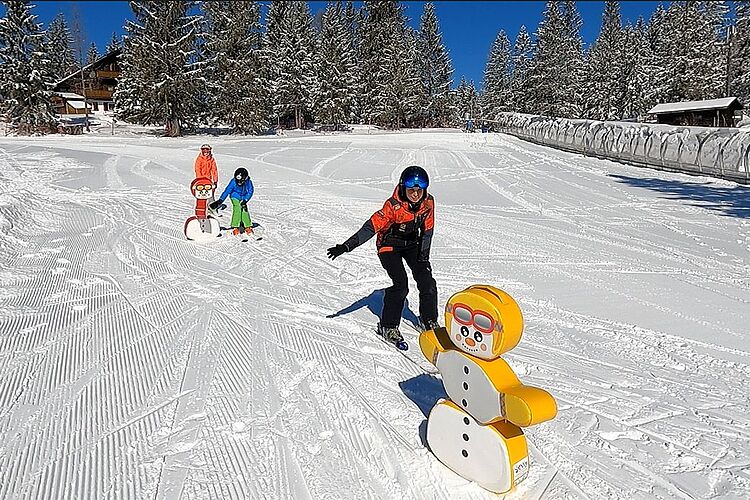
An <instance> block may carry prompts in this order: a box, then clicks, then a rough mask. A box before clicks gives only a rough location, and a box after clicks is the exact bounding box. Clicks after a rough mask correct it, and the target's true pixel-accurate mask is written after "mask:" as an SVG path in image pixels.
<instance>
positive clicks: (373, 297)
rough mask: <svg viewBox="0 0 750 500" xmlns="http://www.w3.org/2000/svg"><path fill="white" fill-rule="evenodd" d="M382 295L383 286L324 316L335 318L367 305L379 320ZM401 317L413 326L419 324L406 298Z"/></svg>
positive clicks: (383, 293) (381, 310) (383, 291)
mask: <svg viewBox="0 0 750 500" xmlns="http://www.w3.org/2000/svg"><path fill="white" fill-rule="evenodd" d="M384 296H385V289H384V288H381V289H379V290H375V291H374V292H372V293H371V294H370V295H368V296H367V297H362V298H361V299H359V300H358V301H356V302H355V303H353V304H352V305H350V306H347V307H345V308H343V309H341V310H340V311H337V312H335V313H333V314H329V315H328V316H326V318H337V317H339V316H342V315H344V314H349V313H351V312H354V311H356V310H358V309H362V308H363V307H367V309H369V310H370V312H371V313H372V314H374V315H375V317H376V318H378V320H379V319H380V315H381V314H382V312H383V297H384ZM401 317H402V318H404V319H405V320H406V321H408V322H410V323H411V324H412V325H414V326H415V327H416V326H417V325H419V318H418V317H417V315H416V314H414V311H412V310H411V308H410V307H409V299H406V300H405V301H404V308H403V309H402V310H401Z"/></svg>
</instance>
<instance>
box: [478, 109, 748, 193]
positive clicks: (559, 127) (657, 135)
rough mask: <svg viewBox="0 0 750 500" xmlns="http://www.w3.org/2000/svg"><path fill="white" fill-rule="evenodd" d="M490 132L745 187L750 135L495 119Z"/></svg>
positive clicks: (504, 116)
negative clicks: (720, 179)
mask: <svg viewBox="0 0 750 500" xmlns="http://www.w3.org/2000/svg"><path fill="white" fill-rule="evenodd" d="M492 121H493V122H494V123H495V128H496V130H497V131H498V132H503V133H507V134H510V135H514V136H516V137H519V138H521V139H524V140H527V141H530V142H534V143H537V144H541V145H545V146H552V147H555V148H558V149H563V150H566V151H572V152H576V153H582V154H584V155H587V156H596V157H599V158H605V159H609V160H616V161H620V162H624V163H630V164H633V165H638V166H645V167H650V168H657V169H662V170H670V171H677V172H684V173H688V174H697V175H709V176H713V177H719V178H722V179H727V180H731V181H735V182H739V183H742V184H750V129H743V128H708V127H683V126H674V125H661V124H647V123H631V122H602V121H592V120H572V119H565V118H553V117H548V116H538V115H527V114H522V113H500V114H498V116H497V117H496V120H492Z"/></svg>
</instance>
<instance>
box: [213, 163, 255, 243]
mask: <svg viewBox="0 0 750 500" xmlns="http://www.w3.org/2000/svg"><path fill="white" fill-rule="evenodd" d="M253 191H254V188H253V181H251V180H250V176H249V174H248V173H247V169H245V168H243V167H240V168H238V169H237V170H235V171H234V177H233V178H232V180H231V181H229V184H228V185H227V187H226V189H224V192H223V193H221V197H220V198H219V199H218V200H216V201H214V202H213V203H211V204H210V205H209V206H210V207H211V209H212V210H216V209H217V208H219V206H221V204H222V203H223V202H224V200H225V199H226V198H227V196H229V199H230V200H231V201H232V233H233V234H240V222H241V223H242V225H243V226H244V227H245V232H246V233H247V234H252V232H253V224H252V222H251V221H250V214H249V213H247V202H248V201H249V200H250V198H252V197H253Z"/></svg>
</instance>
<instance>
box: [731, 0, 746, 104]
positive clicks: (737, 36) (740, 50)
mask: <svg viewBox="0 0 750 500" xmlns="http://www.w3.org/2000/svg"><path fill="white" fill-rule="evenodd" d="M734 8H735V24H734V33H733V35H732V37H731V40H730V42H731V45H730V47H731V54H730V58H729V72H730V73H729V74H730V76H729V78H730V80H729V95H731V96H737V97H739V99H740V101H741V102H742V103H743V104H745V105H748V104H750V1H748V0H742V1H736V2H734Z"/></svg>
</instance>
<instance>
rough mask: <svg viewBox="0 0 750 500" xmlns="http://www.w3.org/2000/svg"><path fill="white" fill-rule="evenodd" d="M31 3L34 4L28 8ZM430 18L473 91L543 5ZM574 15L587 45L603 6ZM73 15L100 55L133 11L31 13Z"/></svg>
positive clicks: (412, 12) (66, 6)
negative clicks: (496, 52)
mask: <svg viewBox="0 0 750 500" xmlns="http://www.w3.org/2000/svg"><path fill="white" fill-rule="evenodd" d="M32 3H33V2H32ZM308 3H309V4H310V7H311V9H312V11H313V13H315V12H316V11H318V10H321V9H324V8H325V5H326V3H325V2H317V1H316V2H308ZM403 3H404V5H405V6H406V12H407V15H408V16H409V18H410V19H411V22H412V25H413V26H414V27H415V28H417V27H418V26H419V18H420V16H421V15H422V10H423V8H424V2H403ZM434 3H435V12H436V13H437V15H438V18H439V21H440V28H441V30H442V33H443V40H444V42H445V44H446V47H447V48H448V51H449V52H450V55H451V60H452V61H453V66H454V68H455V72H454V79H455V83H456V84H458V82H459V80H460V78H461V76H462V75H465V76H466V78H467V80H474V82H475V84H476V85H477V86H479V85H480V82H481V80H482V73H483V72H484V66H485V64H486V62H487V53H488V52H489V49H490V46H491V44H492V42H493V40H494V39H495V37H496V36H497V33H498V31H500V30H505V33H506V34H507V35H508V37H509V38H510V40H511V43H512V42H513V40H514V39H515V37H516V35H517V34H518V29H519V28H520V27H521V25H522V24H523V25H526V28H527V30H528V31H529V32H530V33H533V32H534V31H536V28H537V26H538V25H539V21H540V20H541V18H542V12H543V11H544V6H545V2H543V1H541V2H537V1H526V2H519V1H508V2H467V1H460V2H458V1H453V2H440V1H439V2H434ZM659 3H663V4H665V5H666V4H667V2H645V1H633V2H631V1H627V2H621V4H620V8H621V12H622V17H623V22H627V21H631V22H635V20H636V19H638V16H643V17H644V19H646V20H648V18H649V17H650V16H651V13H652V12H653V11H654V9H655V8H656V6H657V5H658V4H659ZM577 8H578V11H579V12H580V14H581V17H582V18H583V28H582V31H581V35H582V36H583V39H584V42H585V43H586V44H590V43H592V42H593V41H594V40H595V39H596V36H597V35H598V33H599V28H600V26H601V17H602V11H603V10H604V2H594V1H579V2H577ZM75 9H77V10H78V12H79V14H80V17H81V20H82V23H83V29H84V32H85V33H84V34H85V35H86V36H87V38H88V42H87V43H86V46H87V47H88V45H89V44H90V43H91V41H93V42H94V43H96V46H97V48H98V49H99V51H100V52H101V51H103V50H104V48H105V47H106V46H107V43H108V42H109V40H110V38H111V37H112V32H115V33H117V34H122V33H123V32H124V29H123V26H124V24H125V20H126V19H132V11H131V10H130V6H129V5H128V3H127V2H124V1H121V2H117V1H114V2H97V1H93V2H90V1H86V2H37V3H36V7H35V8H34V10H33V12H34V13H35V14H36V15H37V16H38V21H39V22H41V23H42V24H44V26H45V27H46V26H47V24H48V23H49V21H51V20H52V19H53V18H54V17H55V16H56V15H57V13H58V12H62V13H63V14H64V15H65V18H66V20H67V22H68V25H71V24H72V19H73V11H74V10H75Z"/></svg>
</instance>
